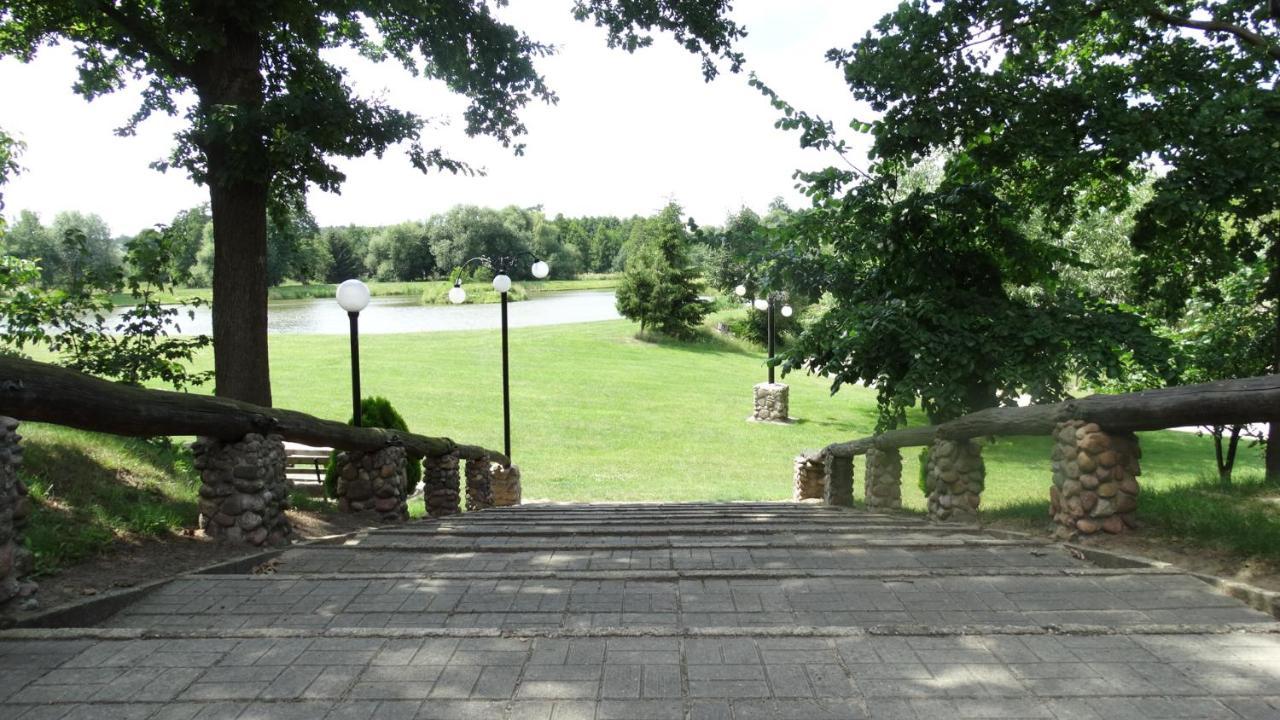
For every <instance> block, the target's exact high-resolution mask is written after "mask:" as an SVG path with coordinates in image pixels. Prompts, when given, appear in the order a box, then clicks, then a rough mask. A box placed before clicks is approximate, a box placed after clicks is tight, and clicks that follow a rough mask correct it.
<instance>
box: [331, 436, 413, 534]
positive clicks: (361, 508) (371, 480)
mask: <svg viewBox="0 0 1280 720" xmlns="http://www.w3.org/2000/svg"><path fill="white" fill-rule="evenodd" d="M337 468H338V487H337V495H338V508H339V509H340V510H342V511H343V512H353V513H356V512H374V513H377V514H378V519H379V520H380V521H382V522H400V521H403V520H408V519H409V504H408V498H407V496H408V492H407V489H408V484H409V483H408V472H407V469H408V455H407V454H406V453H405V450H404V448H403V447H397V446H391V447H385V448H383V449H381V450H379V451H377V452H359V451H354V450H350V451H346V452H340V453H338V458H337Z"/></svg>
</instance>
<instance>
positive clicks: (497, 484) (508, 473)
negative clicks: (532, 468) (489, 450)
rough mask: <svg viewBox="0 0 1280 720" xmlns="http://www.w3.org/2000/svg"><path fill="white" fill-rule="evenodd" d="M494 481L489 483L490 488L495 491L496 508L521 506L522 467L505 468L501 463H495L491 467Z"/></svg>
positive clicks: (494, 501)
mask: <svg viewBox="0 0 1280 720" xmlns="http://www.w3.org/2000/svg"><path fill="white" fill-rule="evenodd" d="M489 471H490V472H491V473H492V476H493V479H492V480H491V481H490V483H489V487H490V488H491V489H492V490H493V504H494V506H495V507H508V506H510V505H519V504H520V494H521V492H520V466H519V465H512V466H511V467H503V466H502V464H501V463H494V464H493V465H491V466H490V467H489Z"/></svg>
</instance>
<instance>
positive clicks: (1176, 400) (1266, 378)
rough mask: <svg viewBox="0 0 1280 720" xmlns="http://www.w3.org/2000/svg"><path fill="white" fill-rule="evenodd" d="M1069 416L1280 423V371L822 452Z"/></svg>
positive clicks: (987, 432)
mask: <svg viewBox="0 0 1280 720" xmlns="http://www.w3.org/2000/svg"><path fill="white" fill-rule="evenodd" d="M1067 420H1083V421H1084V422H1091V423H1097V424H1098V425H1101V426H1103V427H1107V428H1112V429H1115V430H1124V431H1129V432H1137V431H1143V430H1163V429H1166V428H1172V427H1182V426H1188V425H1231V424H1237V423H1254V422H1280V375H1263V376H1261V377H1251V378H1242V379H1239V380H1220V381H1217V382H1211V383H1203V384H1200V385H1182V386H1179V387H1170V388H1160V389H1158V390H1143V391H1142V392H1135V393H1121V394H1117V395H1090V396H1089V397H1085V398H1080V399H1076V400H1067V401H1064V402H1059V403H1046V404H1043V405H1030V406H1026V407H998V408H991V409H989V410H980V411H978V412H975V413H970V414H968V415H965V416H963V417H959V418H956V419H955V420H952V421H950V422H945V423H942V424H940V425H927V426H920V427H910V428H903V429H901V430H890V431H888V432H885V433H881V434H879V435H872V436H870V437H864V438H860V439H858V440H852V441H849V442H843V443H833V444H831V445H828V446H827V447H825V448H823V449H822V450H821V451H819V452H818V453H817V454H816V455H817V456H819V457H821V456H825V455H830V456H833V457H854V456H856V455H863V454H865V453H866V452H867V451H868V450H870V449H872V448H877V449H881V450H888V449H895V448H904V447H920V446H924V445H930V444H932V443H933V441H934V440H935V439H942V440H968V439H970V438H975V437H985V436H991V435H1048V434H1049V433H1051V432H1053V429H1054V427H1056V426H1057V425H1058V424H1059V423H1062V422H1065V421H1067Z"/></svg>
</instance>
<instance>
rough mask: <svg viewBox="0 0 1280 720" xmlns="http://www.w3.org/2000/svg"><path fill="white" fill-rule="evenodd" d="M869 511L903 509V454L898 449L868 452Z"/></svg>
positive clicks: (866, 485)
mask: <svg viewBox="0 0 1280 720" xmlns="http://www.w3.org/2000/svg"><path fill="white" fill-rule="evenodd" d="M866 475H867V479H866V481H865V487H864V492H865V493H866V502H867V509H868V510H873V509H881V510H901V509H902V453H901V452H899V451H898V449H897V448H890V449H888V450H877V449H876V448H872V449H870V450H868V451H867V472H866Z"/></svg>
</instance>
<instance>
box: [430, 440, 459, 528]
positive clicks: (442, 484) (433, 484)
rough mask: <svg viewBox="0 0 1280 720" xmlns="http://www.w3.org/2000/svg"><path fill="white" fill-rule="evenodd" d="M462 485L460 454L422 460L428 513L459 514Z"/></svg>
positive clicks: (442, 515)
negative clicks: (459, 468) (459, 476)
mask: <svg viewBox="0 0 1280 720" xmlns="http://www.w3.org/2000/svg"><path fill="white" fill-rule="evenodd" d="M460 486H461V483H460V481H459V479H458V456H457V455H453V454H450V455H437V456H435V457H428V458H425V459H423V461H422V496H423V497H424V498H425V499H426V503H427V514H428V515H430V516H431V517H444V516H446V515H457V514H458V513H460V512H462V508H461V507H460V505H459V500H460Z"/></svg>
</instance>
